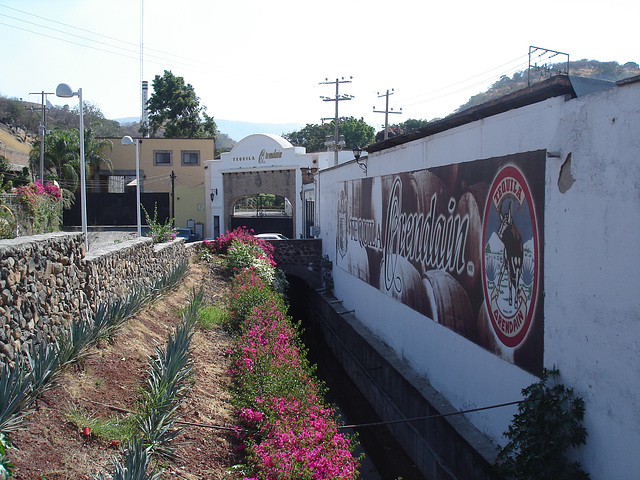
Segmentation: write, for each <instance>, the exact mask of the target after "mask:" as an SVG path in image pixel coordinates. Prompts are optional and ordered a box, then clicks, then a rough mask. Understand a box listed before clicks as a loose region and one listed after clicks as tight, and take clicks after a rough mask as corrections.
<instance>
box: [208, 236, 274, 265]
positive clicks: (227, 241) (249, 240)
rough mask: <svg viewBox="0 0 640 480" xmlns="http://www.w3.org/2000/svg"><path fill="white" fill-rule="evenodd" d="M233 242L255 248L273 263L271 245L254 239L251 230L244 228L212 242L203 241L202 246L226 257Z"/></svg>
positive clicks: (259, 239)
mask: <svg viewBox="0 0 640 480" xmlns="http://www.w3.org/2000/svg"><path fill="white" fill-rule="evenodd" d="M234 240H235V241H238V242H241V243H244V244H246V245H251V246H256V247H257V248H259V249H260V250H262V251H263V252H264V255H265V256H266V257H267V258H268V259H269V260H270V261H271V262H273V245H271V244H270V243H267V242H265V241H264V240H262V239H261V238H256V237H255V236H254V235H253V230H251V229H249V230H247V229H246V228H244V227H238V228H236V229H235V230H233V231H231V232H229V231H227V232H226V233H225V234H224V235H220V236H219V237H217V238H215V239H214V240H204V242H203V246H204V247H206V248H208V249H209V250H210V251H212V252H213V253H216V254H219V255H226V254H227V252H228V250H229V247H231V245H232V243H233V242H234ZM274 265H275V263H274Z"/></svg>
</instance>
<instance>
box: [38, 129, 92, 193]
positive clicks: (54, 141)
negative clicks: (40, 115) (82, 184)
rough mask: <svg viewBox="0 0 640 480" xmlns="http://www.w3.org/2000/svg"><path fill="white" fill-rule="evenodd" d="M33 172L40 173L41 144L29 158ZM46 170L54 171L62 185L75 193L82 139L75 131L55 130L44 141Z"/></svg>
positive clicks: (78, 175) (78, 177) (78, 176)
mask: <svg viewBox="0 0 640 480" xmlns="http://www.w3.org/2000/svg"><path fill="white" fill-rule="evenodd" d="M29 163H30V167H31V171H32V172H38V171H40V142H37V143H35V144H34V145H33V148H32V149H31V154H30V157H29ZM44 168H45V170H47V171H53V174H54V176H55V178H56V179H58V181H59V182H60V185H61V186H62V187H63V188H66V189H67V190H70V191H72V192H75V191H76V190H77V188H78V183H79V182H78V180H79V179H80V174H79V171H80V138H79V135H78V131H77V130H74V129H65V128H54V129H53V130H51V133H49V134H48V135H47V136H46V137H45V139H44Z"/></svg>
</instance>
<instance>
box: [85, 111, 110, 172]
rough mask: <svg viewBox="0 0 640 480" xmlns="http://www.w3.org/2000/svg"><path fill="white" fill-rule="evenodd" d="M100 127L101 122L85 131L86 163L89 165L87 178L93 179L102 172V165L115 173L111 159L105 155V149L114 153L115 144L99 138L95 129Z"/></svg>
mask: <svg viewBox="0 0 640 480" xmlns="http://www.w3.org/2000/svg"><path fill="white" fill-rule="evenodd" d="M96 127H99V122H95V123H94V124H93V125H92V126H90V127H89V128H85V129H84V161H85V163H86V164H87V167H88V168H87V176H88V177H91V176H93V174H94V173H95V172H96V171H97V170H100V167H101V166H102V165H104V166H106V167H107V168H108V169H109V171H110V172H113V164H112V163H111V159H110V158H109V157H107V156H106V155H105V152H104V151H105V149H107V148H108V149H109V151H113V142H112V141H111V140H109V139H106V138H97V137H96V132H95V131H94V128H96Z"/></svg>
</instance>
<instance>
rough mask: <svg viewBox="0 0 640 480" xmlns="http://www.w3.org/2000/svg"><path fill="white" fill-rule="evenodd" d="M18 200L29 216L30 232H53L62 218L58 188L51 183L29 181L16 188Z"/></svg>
mask: <svg viewBox="0 0 640 480" xmlns="http://www.w3.org/2000/svg"><path fill="white" fill-rule="evenodd" d="M16 195H17V197H18V202H19V204H20V205H21V207H22V208H23V209H24V213H25V214H26V215H27V216H28V217H29V218H28V220H29V221H28V224H29V226H30V230H32V232H31V233H45V232H53V231H55V230H57V229H58V228H59V226H60V223H61V220H62V205H61V204H60V198H61V192H60V188H59V187H58V186H57V185H55V184H53V183H46V184H45V185H42V184H41V183H40V182H37V181H36V182H31V183H29V184H27V185H24V186H22V187H18V188H16Z"/></svg>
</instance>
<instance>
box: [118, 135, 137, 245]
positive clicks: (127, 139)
mask: <svg viewBox="0 0 640 480" xmlns="http://www.w3.org/2000/svg"><path fill="white" fill-rule="evenodd" d="M122 145H135V146H136V210H137V212H138V216H137V221H138V238H140V237H142V219H141V217H140V154H139V153H138V151H139V149H138V145H139V142H138V140H137V139H136V140H134V139H133V138H131V137H130V136H129V135H125V136H124V137H122Z"/></svg>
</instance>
